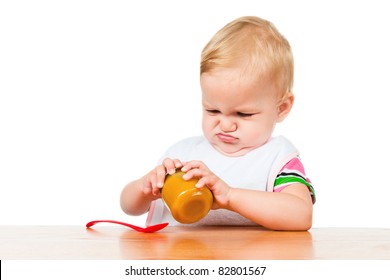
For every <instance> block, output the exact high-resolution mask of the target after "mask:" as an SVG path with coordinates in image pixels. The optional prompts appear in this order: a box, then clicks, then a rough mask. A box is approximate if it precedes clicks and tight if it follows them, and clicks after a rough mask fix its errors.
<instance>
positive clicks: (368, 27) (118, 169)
mask: <svg viewBox="0 0 390 280" xmlns="http://www.w3.org/2000/svg"><path fill="white" fill-rule="evenodd" d="M385 4H386V1H376V0H371V1H329V0H328V1H260V0H255V1H249V0H239V1H238V0H237V1H227V0H221V1H180V0H175V1H174V0H165V1H158V0H153V1H96V0H93V1H92V0H91V1H86V0H77V1H76V0H75V1H70V0H67V1H49V0H48V1H42V0H40V1H1V2H0V224H1V225H14V224H15V225H19V224H20V225H24V224H26V225H28V224H31V225H35V224H37V225H41V224H45V225H55V224H61V225H63V224H76V225H82V224H85V223H86V222H88V221H89V220H93V219H102V218H109V219H117V220H123V221H128V222H133V223H137V224H143V219H144V217H131V216H127V215H125V214H124V213H122V211H121V209H120V207H119V195H120V192H121V190H122V188H123V186H124V185H125V184H126V183H128V182H129V181H131V180H133V179H135V178H138V177H140V176H142V175H144V174H145V173H146V172H148V171H149V170H150V169H152V168H153V167H154V165H155V164H156V162H157V160H158V158H159V157H160V155H161V154H162V153H163V152H164V151H165V149H166V148H168V147H169V146H170V145H172V144H173V143H175V142H176V141H178V140H180V139H182V138H184V137H188V136H193V135H198V134H200V133H201V127H200V121H201V111H200V89H199V59H200V52H201V50H202V48H203V46H204V45H205V44H206V43H207V42H208V40H209V39H210V38H211V36H212V35H213V34H214V33H215V32H216V31H217V30H219V29H220V28H221V27H222V26H223V25H225V24H226V23H228V22H229V21H231V20H233V19H235V18H237V17H240V16H243V15H256V16H260V17H263V18H265V19H268V20H270V21H272V22H273V23H274V24H275V25H276V26H277V28H278V29H279V31H280V32H281V33H282V34H284V35H285V36H286V37H287V39H288V40H289V41H290V44H291V45H292V48H293V52H294V56H295V64H296V69H295V87H294V92H295V95H296V103H295V106H294V108H293V111H292V113H291V115H290V116H289V118H288V119H287V120H286V121H285V122H284V123H282V124H280V125H279V126H278V127H277V130H276V131H275V134H283V135H286V136H287V137H288V138H290V139H291V140H292V141H293V143H295V145H296V146H297V147H298V148H299V150H300V151H301V155H302V160H303V162H304V164H305V168H306V171H307V173H308V175H309V177H310V178H311V180H312V181H313V184H314V186H315V189H316V192H317V203H316V204H315V213H314V227H329V226H330V227H340V226H347V227H390V219H388V218H387V213H389V212H390V204H389V203H388V200H389V199H388V196H389V194H390V191H389V189H390V186H389V183H388V182H387V179H386V177H387V174H388V159H389V155H390V152H389V146H388V145H389V144H388V143H389V141H390V139H389V138H390V136H389V135H390V134H389V133H388V131H387V130H388V124H387V122H388V120H389V114H390V113H389V110H388V101H389V94H390V92H389V91H390V90H389V76H390V75H389V66H390V52H389V50H390V43H389V39H388V38H389V30H388V27H389V26H390V17H389V16H388V9H387V8H386V7H387V6H386V5H385Z"/></svg>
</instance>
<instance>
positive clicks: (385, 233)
mask: <svg viewBox="0 0 390 280" xmlns="http://www.w3.org/2000/svg"><path fill="white" fill-rule="evenodd" d="M0 259H3V260H16V259H23V260H30V259H40V260H47V259H55V260H64V259H65V260H67V259H68V260H70V259H74V260H81V259H90V260H96V259H103V260H118V259H137V260H143V259H157V260H167V259H179V260H186V259H194V260H202V259H224V260H227V259H234V260H240V259H264V260H280V259H283V260H291V259H295V260H307V259H324V260H327V259H334V260H341V259H348V260H356V259H364V260H370V259H375V260H379V259H390V229H380V228H314V229H311V230H310V231H296V232H293V231H270V230H267V229H263V228H259V227H167V228H165V229H163V230H162V231H160V232H156V233H139V232H135V231H133V230H131V229H128V228H125V227H121V226H97V225H95V226H94V227H93V228H90V229H86V228H85V227H83V226H0Z"/></svg>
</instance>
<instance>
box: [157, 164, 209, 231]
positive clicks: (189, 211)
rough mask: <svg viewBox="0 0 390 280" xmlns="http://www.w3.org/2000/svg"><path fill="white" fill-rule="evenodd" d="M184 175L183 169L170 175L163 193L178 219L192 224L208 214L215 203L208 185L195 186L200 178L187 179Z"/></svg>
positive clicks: (172, 212)
mask: <svg viewBox="0 0 390 280" xmlns="http://www.w3.org/2000/svg"><path fill="white" fill-rule="evenodd" d="M183 175H184V172H181V171H179V172H176V173H174V174H172V175H168V176H167V177H166V179H165V183H164V186H163V188H162V190H161V195H162V199H163V200H164V202H165V204H166V205H167V206H168V208H169V210H170V211H171V214H172V216H173V218H174V219H175V220H176V221H178V222H179V223H182V224H191V223H195V222H197V221H199V220H200V219H202V218H203V217H205V216H206V215H207V213H208V212H209V211H210V208H211V205H212V204H213V195H212V193H211V191H210V190H209V189H208V188H206V187H204V188H201V189H199V188H197V187H195V184H196V183H197V182H198V180H196V179H191V180H188V181H186V180H184V179H183V178H182V177H183Z"/></svg>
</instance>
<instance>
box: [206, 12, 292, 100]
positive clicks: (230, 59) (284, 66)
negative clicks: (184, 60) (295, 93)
mask: <svg viewBox="0 0 390 280" xmlns="http://www.w3.org/2000/svg"><path fill="white" fill-rule="evenodd" d="M232 67H243V72H242V74H243V75H245V76H246V75H248V74H249V75H251V76H253V75H254V76H253V77H254V78H259V79H261V78H268V79H270V80H271V81H272V82H274V83H275V85H276V87H277V89H278V91H279V92H280V94H281V96H282V97H284V96H285V95H286V94H288V93H290V92H292V86H293V79H294V59H293V55H292V51H291V47H290V44H289V42H288V41H287V40H286V39H285V38H284V37H283V35H282V34H280V33H279V31H278V30H277V29H276V27H275V26H274V25H273V24H272V23H271V22H269V21H267V20H264V19H261V18H258V17H253V16H246V17H240V18H238V19H236V20H234V21H232V22H230V23H228V24H227V25H226V26H224V27H223V28H222V29H221V30H219V31H218V32H217V33H216V34H215V35H214V36H213V37H212V38H211V40H210V41H209V42H208V44H207V45H206V46H205V47H204V49H203V51H202V56H201V64H200V74H201V75H202V74H203V73H211V72H213V71H214V70H216V69H218V68H232Z"/></svg>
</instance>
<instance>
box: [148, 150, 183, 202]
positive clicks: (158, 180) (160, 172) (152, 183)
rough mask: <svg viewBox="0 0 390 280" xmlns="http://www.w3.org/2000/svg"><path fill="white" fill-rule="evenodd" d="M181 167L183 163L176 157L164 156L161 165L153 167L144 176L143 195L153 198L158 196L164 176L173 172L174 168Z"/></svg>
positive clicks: (159, 195)
mask: <svg viewBox="0 0 390 280" xmlns="http://www.w3.org/2000/svg"><path fill="white" fill-rule="evenodd" d="M181 167H183V163H182V162H181V161H180V160H178V159H170V158H166V159H164V161H163V162H162V164H161V165H159V166H157V167H156V168H154V169H153V170H152V171H150V172H149V173H148V174H146V176H145V177H144V181H143V184H142V191H143V192H144V194H145V195H150V194H151V195H152V196H154V199H157V198H160V197H161V194H160V190H161V188H162V187H163V185H164V181H165V176H166V175H167V174H171V175H172V174H174V173H175V172H176V168H181Z"/></svg>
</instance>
